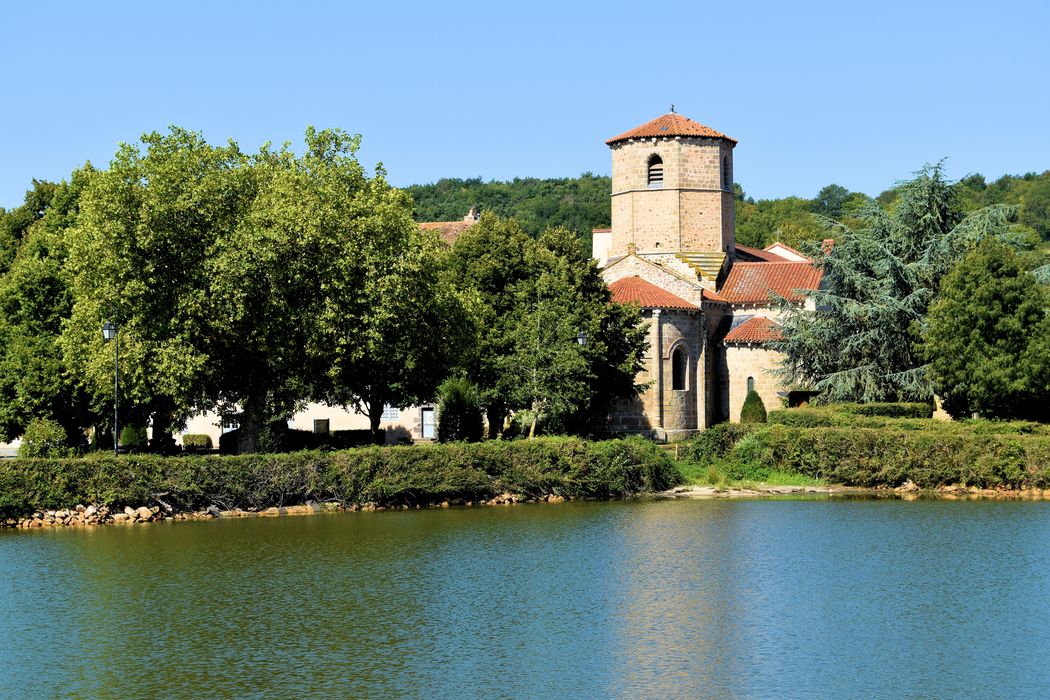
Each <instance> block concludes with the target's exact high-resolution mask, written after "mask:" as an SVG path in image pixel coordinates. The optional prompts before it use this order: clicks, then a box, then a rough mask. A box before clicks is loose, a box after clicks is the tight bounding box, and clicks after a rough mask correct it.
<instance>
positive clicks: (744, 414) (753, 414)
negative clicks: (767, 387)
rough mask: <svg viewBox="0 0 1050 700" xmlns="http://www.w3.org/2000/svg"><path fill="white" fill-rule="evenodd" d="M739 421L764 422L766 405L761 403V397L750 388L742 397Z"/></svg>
mask: <svg viewBox="0 0 1050 700" xmlns="http://www.w3.org/2000/svg"><path fill="white" fill-rule="evenodd" d="M740 422H741V423H765V422H766V405H765V404H764V403H762V397H761V396H759V395H758V392H757V391H755V390H754V389H752V390H751V391H749V392H747V396H746V397H745V398H744V405H743V406H742V407H741V408H740Z"/></svg>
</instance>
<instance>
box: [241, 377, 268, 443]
mask: <svg viewBox="0 0 1050 700" xmlns="http://www.w3.org/2000/svg"><path fill="white" fill-rule="evenodd" d="M265 411H266V390H265V389H254V390H252V392H251V393H249V394H248V397H247V398H246V399H245V401H244V406H243V408H242V410H241V422H240V425H239V426H238V430H237V453H238V454H242V455H246V454H252V453H255V452H258V451H259V430H260V429H261V428H262V421H263V416H264V414H265Z"/></svg>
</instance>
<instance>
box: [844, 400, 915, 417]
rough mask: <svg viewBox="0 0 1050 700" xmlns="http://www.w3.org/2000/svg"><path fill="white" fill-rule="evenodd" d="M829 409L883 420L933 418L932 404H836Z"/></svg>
mask: <svg viewBox="0 0 1050 700" xmlns="http://www.w3.org/2000/svg"><path fill="white" fill-rule="evenodd" d="M828 408H830V409H832V410H836V411H841V412H843V413H852V414H854V415H858V416H881V417H883V418H931V417H933V404H931V403H834V404H828Z"/></svg>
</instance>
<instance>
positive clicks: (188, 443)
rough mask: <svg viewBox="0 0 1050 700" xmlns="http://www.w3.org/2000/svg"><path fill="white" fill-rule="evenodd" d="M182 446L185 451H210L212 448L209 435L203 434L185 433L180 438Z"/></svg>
mask: <svg viewBox="0 0 1050 700" xmlns="http://www.w3.org/2000/svg"><path fill="white" fill-rule="evenodd" d="M182 446H183V448H185V449H186V450H210V449H212V447H214V445H213V444H212V441H211V435H206V434H204V433H186V434H185V435H183V436H182Z"/></svg>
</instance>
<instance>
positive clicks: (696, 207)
mask: <svg viewBox="0 0 1050 700" xmlns="http://www.w3.org/2000/svg"><path fill="white" fill-rule="evenodd" d="M727 201H728V203H729V204H730V207H731V206H732V203H733V198H732V195H729V194H727V193H725V192H720V191H719V192H690V191H684V192H682V195H681V216H680V218H681V222H682V233H681V241H682V243H681V248H680V250H688V251H700V250H703V251H717V250H725V247H724V245H723V243H722V241H723V239H724V238H725V237H726V234H725V233H724V232H725V230H726V225H725V214H724V203H725V202H727Z"/></svg>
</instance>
